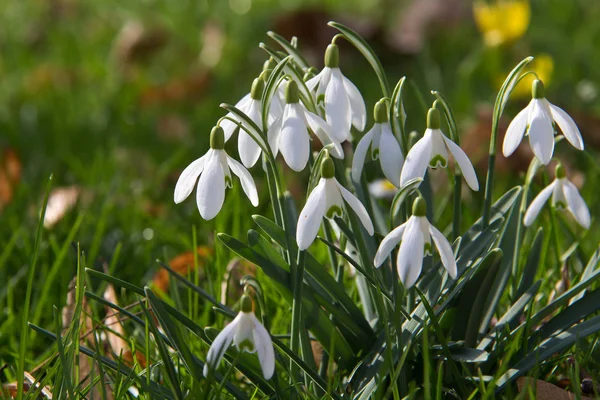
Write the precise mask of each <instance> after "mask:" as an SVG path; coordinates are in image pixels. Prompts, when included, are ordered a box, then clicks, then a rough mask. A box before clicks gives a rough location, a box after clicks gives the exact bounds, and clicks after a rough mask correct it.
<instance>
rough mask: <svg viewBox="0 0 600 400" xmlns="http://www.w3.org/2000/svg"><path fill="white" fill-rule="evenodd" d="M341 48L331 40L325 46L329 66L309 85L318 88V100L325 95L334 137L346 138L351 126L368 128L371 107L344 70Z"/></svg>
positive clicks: (310, 81) (326, 116) (327, 112)
mask: <svg viewBox="0 0 600 400" xmlns="http://www.w3.org/2000/svg"><path fill="white" fill-rule="evenodd" d="M339 64H340V50H339V48H338V46H337V45H336V44H335V43H331V44H330V45H329V46H327V50H325V67H324V68H323V70H322V71H321V72H319V74H318V75H317V76H315V77H314V78H311V79H309V80H308V81H307V82H306V86H307V87H308V88H309V90H311V91H313V90H316V94H317V100H318V99H319V98H320V97H322V96H324V97H325V119H326V120H327V122H328V123H329V124H330V125H331V128H332V133H333V138H334V139H335V140H336V141H338V142H343V141H344V140H346V139H348V138H349V137H350V126H354V127H355V128H356V129H358V130H359V131H362V130H363V129H365V124H366V122H367V108H366V106H365V101H364V100H363V98H362V96H361V94H360V92H359V91H358V89H357V88H356V86H355V85H354V84H353V83H352V82H350V80H349V79H348V78H346V77H345V76H344V75H343V74H342V72H341V71H340V67H339Z"/></svg>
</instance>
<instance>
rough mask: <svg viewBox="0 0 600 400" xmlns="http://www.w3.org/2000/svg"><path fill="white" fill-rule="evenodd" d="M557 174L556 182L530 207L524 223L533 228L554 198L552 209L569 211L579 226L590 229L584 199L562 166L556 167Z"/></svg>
mask: <svg viewBox="0 0 600 400" xmlns="http://www.w3.org/2000/svg"><path fill="white" fill-rule="evenodd" d="M555 174H556V178H555V179H554V181H553V182H552V183H551V184H550V185H548V186H546V188H544V189H543V190H542V191H541V192H540V193H539V194H538V195H537V196H536V197H535V199H533V201H532V202H531V204H530V205H529V208H528V209H527V212H526V213H525V217H524V219H523V223H524V224H525V226H531V224H533V221H535V219H536V218H537V216H538V214H539V213H540V211H541V210H542V207H543V206H544V204H546V202H547V201H548V199H549V198H550V196H552V201H551V204H552V207H554V208H556V209H557V210H561V211H565V210H566V211H568V212H569V213H570V214H571V215H573V217H575V220H576V221H577V223H579V225H581V226H582V227H583V228H585V229H589V227H590V222H591V217H590V211H589V209H588V207H587V205H586V204H585V201H584V200H583V197H581V195H580V194H579V191H578V190H577V187H575V185H573V183H571V182H570V181H569V180H568V179H567V174H566V172H565V168H564V167H563V166H562V164H560V163H559V164H558V165H557V166H556V169H555Z"/></svg>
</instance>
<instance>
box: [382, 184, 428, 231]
mask: <svg viewBox="0 0 600 400" xmlns="http://www.w3.org/2000/svg"><path fill="white" fill-rule="evenodd" d="M421 182H423V178H414V179H411V180H410V181H408V182H406V185H404V186H402V188H400V190H399V191H398V193H396V194H395V195H394V198H393V199H392V205H391V206H390V224H391V226H392V227H394V226H395V224H394V221H395V219H396V214H397V213H398V207H399V206H400V205H401V204H402V203H404V200H406V197H407V196H408V195H409V194H411V193H412V192H413V191H415V190H416V189H417V188H418V187H419V185H420V184H421Z"/></svg>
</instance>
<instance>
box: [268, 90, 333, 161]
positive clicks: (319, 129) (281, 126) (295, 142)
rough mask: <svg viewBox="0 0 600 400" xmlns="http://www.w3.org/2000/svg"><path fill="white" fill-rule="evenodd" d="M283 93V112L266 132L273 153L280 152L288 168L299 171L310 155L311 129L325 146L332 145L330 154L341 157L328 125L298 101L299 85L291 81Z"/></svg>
mask: <svg viewBox="0 0 600 400" xmlns="http://www.w3.org/2000/svg"><path fill="white" fill-rule="evenodd" d="M284 92H285V102H286V104H285V106H284V108H283V114H282V115H281V116H280V117H279V118H277V120H275V122H273V124H272V125H271V127H270V128H269V132H268V140H269V145H270V146H271V150H272V151H273V154H274V155H275V156H277V152H278V151H281V154H282V155H283V159H284V160H285V162H286V164H287V165H288V166H289V167H290V168H291V169H293V170H294V171H302V170H303V169H304V167H306V163H307V162H308V158H309V155H310V136H309V133H308V129H309V128H310V130H312V132H313V133H314V134H315V136H316V137H317V138H318V139H319V140H320V141H321V143H323V145H324V146H326V145H328V144H333V148H332V155H333V156H335V157H337V158H344V152H343V149H342V146H341V145H340V143H339V142H338V141H336V140H334V139H333V138H332V137H331V127H330V126H329V124H328V123H327V122H325V121H324V120H323V119H322V118H321V117H319V116H318V115H316V114H314V113H312V112H310V111H308V110H307V109H306V107H304V105H303V104H302V103H301V102H300V93H299V90H298V84H297V83H296V82H295V81H293V80H290V81H289V82H288V83H287V84H286V86H285V91H284Z"/></svg>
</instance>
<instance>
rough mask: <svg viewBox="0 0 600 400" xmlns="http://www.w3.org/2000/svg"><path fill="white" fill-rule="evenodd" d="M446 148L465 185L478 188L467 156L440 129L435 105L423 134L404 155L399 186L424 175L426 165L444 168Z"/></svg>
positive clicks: (428, 114) (428, 116)
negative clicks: (456, 165)
mask: <svg viewBox="0 0 600 400" xmlns="http://www.w3.org/2000/svg"><path fill="white" fill-rule="evenodd" d="M447 150H449V151H450V154H452V156H453V157H454V160H455V161H456V164H458V167H459V168H460V171H461V172H462V175H463V177H464V178H465V181H466V182H467V185H469V187H470V188H471V189H473V190H479V182H478V181H477V175H476V174H475V169H473V165H472V164H471V161H470V160H469V157H467V155H466V154H465V152H464V151H463V150H462V149H461V148H460V147H458V145H457V144H456V143H454V142H453V141H452V140H450V139H448V138H447V137H446V135H444V133H443V132H442V131H441V130H440V112H439V111H438V109H437V108H435V107H434V108H430V109H429V112H428V113H427V129H426V130H425V134H424V135H423V137H422V138H421V139H420V140H419V141H418V142H417V143H415V145H414V146H413V147H412V148H411V149H410V151H409V152H408V154H407V155H406V160H405V162H404V167H402V174H401V176H400V186H404V185H406V183H407V182H409V181H410V180H412V179H414V178H422V177H423V176H424V175H425V171H426V170H427V166H429V167H431V168H437V167H438V166H440V165H441V166H442V168H446V166H447V165H448V151H447Z"/></svg>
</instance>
